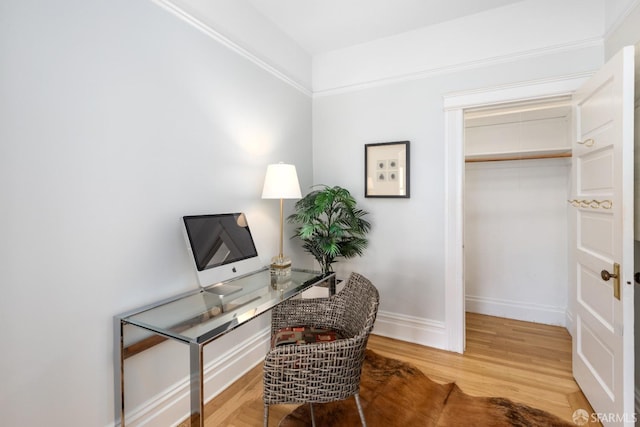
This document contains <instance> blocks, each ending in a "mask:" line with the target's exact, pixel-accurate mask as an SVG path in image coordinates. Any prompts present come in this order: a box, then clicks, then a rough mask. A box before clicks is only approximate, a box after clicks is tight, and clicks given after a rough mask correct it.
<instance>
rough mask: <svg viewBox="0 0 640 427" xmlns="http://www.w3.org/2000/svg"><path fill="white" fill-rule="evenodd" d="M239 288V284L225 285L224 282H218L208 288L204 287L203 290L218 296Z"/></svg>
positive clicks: (228, 293) (231, 292) (240, 288)
mask: <svg viewBox="0 0 640 427" xmlns="http://www.w3.org/2000/svg"><path fill="white" fill-rule="evenodd" d="M241 290H242V287H241V286H235V285H225V284H224V283H218V284H217V285H213V286H211V287H210V288H205V291H207V292H211V293H212V294H216V295H220V296H224V295H231V294H233V293H235V292H238V291H241Z"/></svg>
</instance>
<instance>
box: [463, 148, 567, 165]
mask: <svg viewBox="0 0 640 427" xmlns="http://www.w3.org/2000/svg"><path fill="white" fill-rule="evenodd" d="M563 157H571V151H565V152H562V153H552V154H530V155H527V154H518V155H513V156H499V157H498V156H494V157H490V156H487V157H477V158H469V159H465V160H464V161H465V162H466V163H480V162H502V161H505V160H536V159H560V158H563Z"/></svg>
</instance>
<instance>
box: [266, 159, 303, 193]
mask: <svg viewBox="0 0 640 427" xmlns="http://www.w3.org/2000/svg"><path fill="white" fill-rule="evenodd" d="M301 197H302V194H301V193H300V184H299V183H298V175H297V174H296V167H295V166H294V165H287V164H284V163H278V164H273V165H269V166H267V175H266V176H265V178H264V187H263V188H262V198H263V199H299V198H301Z"/></svg>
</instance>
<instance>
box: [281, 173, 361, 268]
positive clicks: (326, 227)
mask: <svg viewBox="0 0 640 427" xmlns="http://www.w3.org/2000/svg"><path fill="white" fill-rule="evenodd" d="M317 187H321V188H318V189H316V190H313V191H311V192H310V193H309V194H307V195H306V196H305V197H304V198H302V199H300V200H298V202H296V204H295V213H293V214H291V215H290V216H289V217H288V218H287V221H288V222H289V223H293V224H297V225H298V227H297V228H296V231H295V234H294V236H293V237H298V238H300V240H302V241H303V245H302V246H303V248H304V249H305V250H306V251H307V252H309V253H311V254H312V255H313V256H314V257H315V259H316V260H317V261H318V263H319V264H320V267H321V268H322V273H325V274H326V273H329V272H331V271H333V268H332V264H333V263H334V262H336V258H338V257H343V258H352V257H355V256H360V255H362V253H363V252H364V249H365V248H366V247H367V244H368V240H367V238H366V235H367V233H368V232H369V230H370V229H371V224H370V223H369V221H367V220H366V219H365V216H366V215H368V212H366V211H364V210H362V209H359V208H358V207H357V206H356V205H357V204H356V200H355V199H354V198H353V196H352V195H351V193H349V191H348V190H346V189H344V188H342V187H339V186H335V187H329V186H326V185H321V186H317Z"/></svg>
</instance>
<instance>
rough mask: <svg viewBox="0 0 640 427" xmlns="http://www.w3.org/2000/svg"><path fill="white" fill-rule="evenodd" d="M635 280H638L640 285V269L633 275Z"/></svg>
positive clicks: (637, 282)
mask: <svg viewBox="0 0 640 427" xmlns="http://www.w3.org/2000/svg"><path fill="white" fill-rule="evenodd" d="M633 280H635V281H636V284H638V285H640V271H638V272H636V274H634V275H633Z"/></svg>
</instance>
